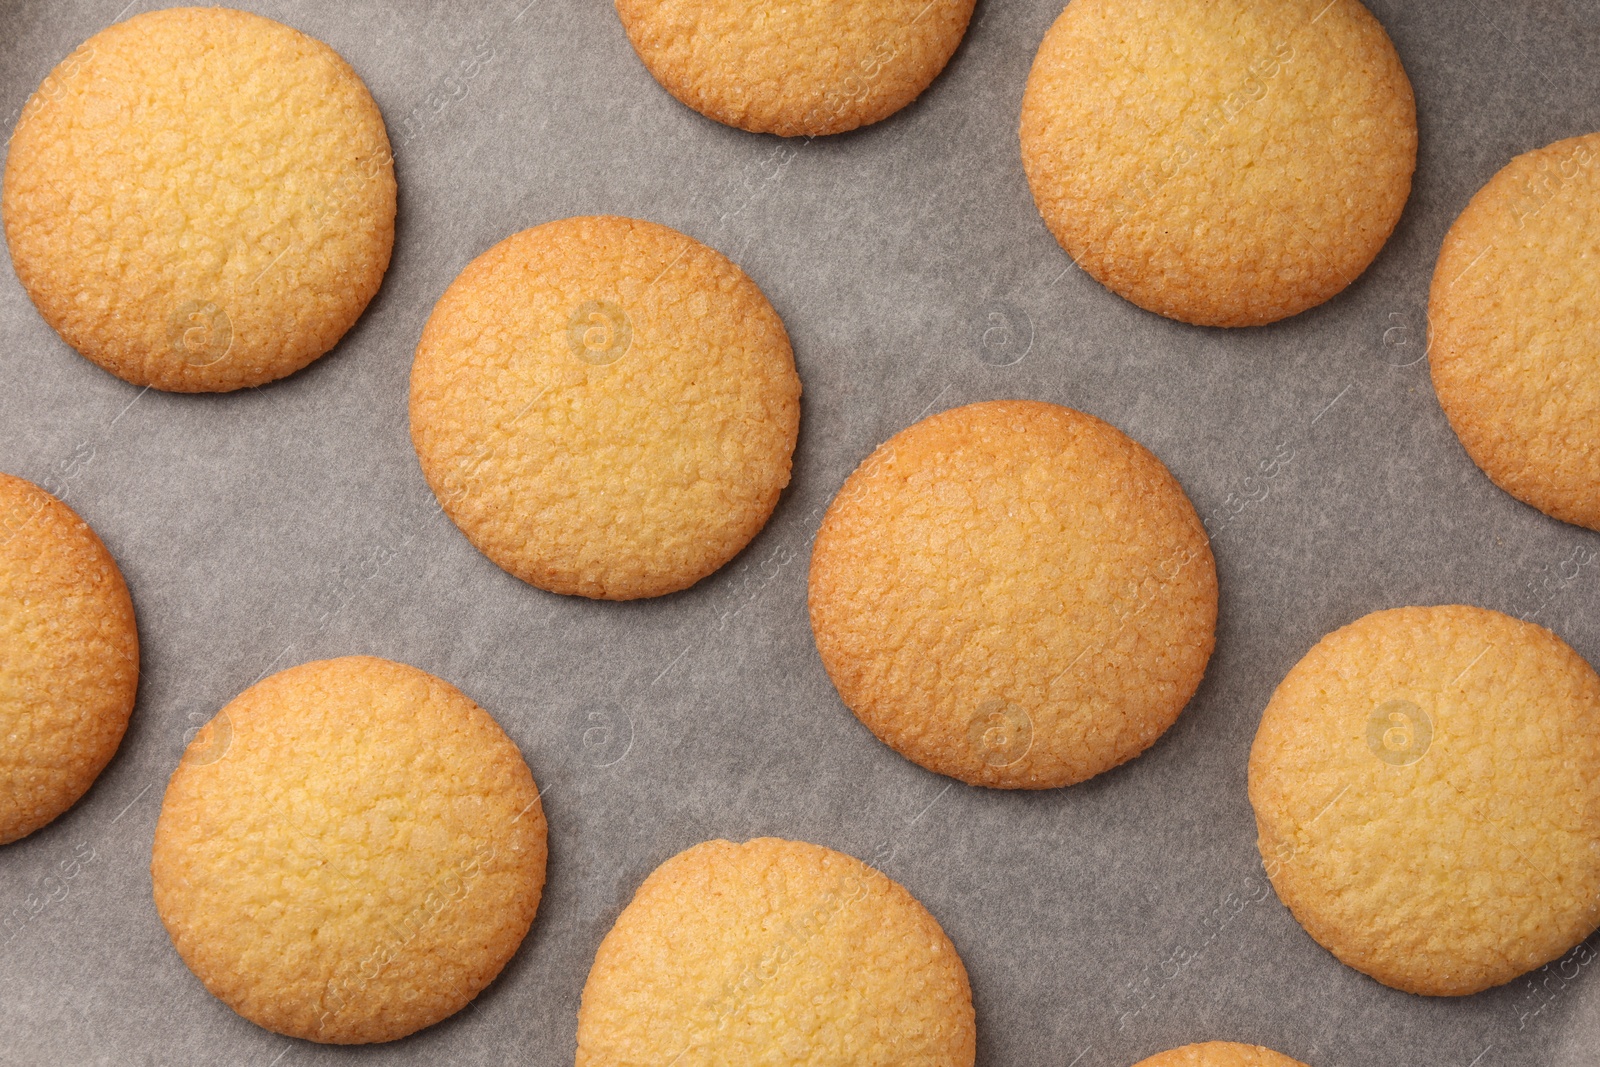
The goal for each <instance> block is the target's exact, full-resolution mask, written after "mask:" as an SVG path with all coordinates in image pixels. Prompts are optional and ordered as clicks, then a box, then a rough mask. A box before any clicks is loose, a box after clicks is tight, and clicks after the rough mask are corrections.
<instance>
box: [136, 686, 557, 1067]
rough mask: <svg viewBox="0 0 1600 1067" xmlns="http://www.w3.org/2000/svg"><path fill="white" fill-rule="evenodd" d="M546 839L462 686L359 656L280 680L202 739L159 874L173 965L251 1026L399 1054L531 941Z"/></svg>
mask: <svg viewBox="0 0 1600 1067" xmlns="http://www.w3.org/2000/svg"><path fill="white" fill-rule="evenodd" d="M545 838H546V833H545V820H544V814H543V811H542V810H541V808H540V804H539V794H538V791H537V789H535V787H534V783H533V776H532V775H531V774H530V773H529V771H528V765H527V764H526V763H525V762H523V759H522V755H521V753H520V752H518V751H517V746H516V745H515V744H514V743H512V741H511V739H510V738H508V737H507V736H506V735H505V734H504V733H503V732H502V731H501V729H500V727H499V726H498V725H496V723H495V721H494V720H493V719H491V718H490V717H489V715H488V714H487V713H485V712H484V711H483V709H481V708H479V707H478V706H477V705H476V704H474V703H473V702H472V701H471V700H469V699H468V698H467V697H466V696H464V695H463V694H462V693H461V692H460V690H458V689H456V688H455V687H454V686H451V685H449V684H448V683H446V682H443V681H440V680H439V679H438V678H435V677H433V676H432V675H429V674H426V673H424V672H422V671H419V670H417V669H416V668H415V667H408V666H406V665H404V664H400V663H394V662H391V661H389V660H382V659H375V658H372V657H366V656H350V657H346V658H343V659H333V660H323V661H319V662H316V663H307V664H305V665H303V666H300V667H294V668H291V669H289V670H286V671H282V672H280V673H278V674H274V675H272V676H271V677H269V678H267V679H266V680H264V681H261V682H258V683H256V684H255V685H253V686H251V687H250V688H249V689H247V690H245V691H244V692H243V693H241V694H240V695H239V696H238V697H237V698H235V699H234V700H233V701H232V702H230V703H229V704H228V705H227V706H226V707H225V708H223V709H222V711H220V712H219V713H218V714H217V716H216V717H215V718H214V719H213V720H212V721H211V722H210V723H209V724H208V725H207V726H206V728H205V729H204V730H203V731H202V732H201V733H200V734H199V735H198V736H196V738H195V740H194V741H193V743H191V744H190V746H189V748H188V750H187V751H186V752H185V753H184V757H183V761H182V762H181V763H180V764H179V766H178V769H177V770H176V771H175V772H174V773H173V775H172V781H171V782H170V783H169V784H168V786H167V794H166V799H165V800H164V801H163V802H162V806H161V817H160V819H159V820H158V822H157V824H156V838H155V849H154V852H153V855H152V857H151V862H150V873H151V877H152V879H153V881H154V884H155V900H156V908H157V910H158V911H159V912H160V914H161V921H162V922H163V923H164V924H165V925H166V928H167V932H168V933H169V934H170V935H171V936H172V943H173V945H174V946H176V948H177V950H178V954H179V955H180V956H182V957H183V961H184V962H185V963H186V964H188V965H189V969H190V970H192V971H193V972H194V973H195V975H196V976H197V977H198V978H199V979H200V981H201V982H203V983H205V986H206V988H207V989H209V990H210V991H211V992H212V993H214V994H215V995H216V996H218V997H219V998H221V999H222V1000H223V1001H224V1002H225V1003H226V1004H227V1005H228V1006H229V1007H231V1008H233V1009H234V1010H235V1011H237V1012H238V1013H239V1014H240V1015H243V1016H244V1017H245V1018H247V1019H249V1020H250V1021H251V1022H254V1023H256V1024H258V1025H260V1026H264V1027H266V1028H267V1029H269V1030H275V1031H277V1032H278V1033H281V1034H288V1035H289V1036H291V1037H300V1038H305V1039H307V1040H309V1041H323V1042H335V1043H339V1044H350V1043H356V1042H368V1041H389V1040H392V1039H394V1038H398V1037H403V1036H405V1035H406V1034H409V1033H411V1032H412V1031H414V1030H419V1029H421V1028H422V1027H424V1026H428V1025H430V1024H432V1023H435V1022H438V1021H439V1020H440V1019H443V1018H445V1017H446V1016H448V1015H451V1014H453V1013H454V1012H456V1011H458V1010H460V1009H461V1008H462V1007H464V1006H465V1005H466V1003H467V1002H468V1001H470V1000H471V999H472V998H473V997H475V996H476V995H477V994H478V992H479V991H480V990H482V989H483V988H484V986H486V985H488V984H489V983H490V982H491V981H493V980H494V977H495V975H497V974H499V973H500V969H501V968H502V967H503V966H505V963H506V961H507V960H509V959H510V958H511V956H512V954H513V953H514V952H515V951H516V950H517V946H518V945H519V944H521V942H522V939H523V936H524V935H525V934H526V933H527V932H528V927H529V925H530V924H531V923H532V922H533V916H534V912H535V911H536V910H537V909H538V906H539V894H540V892H541V890H542V889H543V887H544V873H545V854H546V851H545V850H546V840H545Z"/></svg>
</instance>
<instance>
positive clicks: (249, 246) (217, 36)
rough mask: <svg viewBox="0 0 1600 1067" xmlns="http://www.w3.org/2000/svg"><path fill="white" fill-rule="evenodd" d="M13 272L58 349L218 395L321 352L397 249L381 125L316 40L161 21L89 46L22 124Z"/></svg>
mask: <svg viewBox="0 0 1600 1067" xmlns="http://www.w3.org/2000/svg"><path fill="white" fill-rule="evenodd" d="M0 206H3V210H4V215H5V231H6V241H7V243H8V244H9V245H10V248H11V262H12V265H13V266H14V267H15V268H16V272H17V277H18V278H19V279H20V280H21V281H22V284H23V286H24V288H26V289H27V290H28V295H29V296H30V297H32V298H33V302H34V304H35V305H37V306H38V308H39V312H40V314H41V315H43V316H44V319H45V321H46V322H48V323H49V324H50V325H51V326H52V327H54V329H55V330H56V332H57V333H59V334H60V335H61V337H62V339H63V340H65V341H66V342H67V343H68V344H70V345H71V346H72V347H74V348H76V349H77V350H78V351H79V352H81V353H83V354H84V355H85V356H87V357H88V358H90V359H91V360H93V361H94V362H96V363H98V364H99V365H100V366H102V367H104V368H105V369H106V370H108V371H110V372H111V373H112V374H115V375H117V376H118V377H119V378H125V379H127V380H128V381H130V382H132V383H134V384H135V385H146V386H154V387H155V388H157V389H171V390H176V391H179V392H219V391H223V390H228V389H238V388H241V387H243V386H250V385H260V384H262V383H263V382H269V381H272V380H273V379H275V378H281V377H283V376H284V375H286V374H290V373H293V372H294V371H297V370H299V369H300V368H301V367H304V366H305V365H306V364H308V363H310V362H311V361H312V360H314V359H316V358H317V357H318V356H320V355H322V354H323V353H324V352H326V351H328V349H330V348H332V347H333V346H334V344H335V343H336V342H337V341H338V340H339V338H340V337H342V336H343V335H344V333H345V331H346V330H348V329H349V328H350V326H351V325H352V324H353V323H354V322H355V321H356V319H357V318H358V317H360V315H361V312H362V310H363V309H364V308H365V307H366V306H367V302H368V301H369V300H371V299H372V296H373V294H374V293H376V292H377V291H378V283H379V282H380V281H381V280H382V278H383V274H384V271H385V270H386V269H387V268H388V265H389V251H390V248H391V247H392V246H393V244H394V213H395V184H394V163H393V157H392V156H391V155H390V154H389V138H388V135H387V134H386V133H385V132H384V126H383V116H382V115H380V114H379V113H378V106H377V104H376V103H374V102H373V99H372V95H371V94H370V93H369V92H367V88H366V86H365V85H364V84H363V83H362V81H361V78H360V77H359V76H357V74H356V72H355V71H353V70H351V69H350V66H349V64H347V63H346V62H345V61H344V60H343V59H341V58H340V57H339V55H338V54H337V53H336V52H334V51H333V49H331V48H329V47H328V46H327V45H325V44H323V43H322V42H321V41H317V40H314V39H312V38H310V37H307V36H306V35H305V34H303V33H300V32H299V31H298V30H293V29H290V28H289V27H288V26H284V25H281V24H279V23H277V22H273V21H272V20H271V19H265V18H262V17H260V16H259V15H251V14H246V13H245V12H242V11H232V10H229V9H227V8H170V9H167V10H164V11H151V12H148V13H145V14H142V15H136V16H134V17H133V18H131V19H128V20H127V21H126V22H119V23H117V24H115V25H113V26H111V27H109V28H107V29H105V30H102V31H101V32H99V33H97V34H95V35H94V36H93V37H91V38H89V39H88V40H87V41H85V42H84V43H83V44H82V45H80V46H79V47H78V48H77V50H76V51H74V52H73V53H72V54H71V55H70V56H68V57H67V58H66V59H65V60H63V61H62V62H61V64H60V65H59V66H57V67H56V68H55V70H53V71H51V73H50V75H49V76H48V77H47V78H45V80H44V83H43V84H42V85H40V86H39V90H38V91H37V92H36V93H34V94H33V97H32V98H31V99H30V100H29V101H28V103H27V105H26V106H25V107H24V108H23V109H22V114H21V117H20V118H19V119H18V120H17V127H16V130H15V132H14V134H13V135H12V139H11V148H10V152H9V155H8V156H7V158H6V169H5V192H4V197H3V202H0Z"/></svg>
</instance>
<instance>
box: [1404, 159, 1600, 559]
mask: <svg viewBox="0 0 1600 1067" xmlns="http://www.w3.org/2000/svg"><path fill="white" fill-rule="evenodd" d="M1597 214H1600V133H1591V134H1589V135H1587V136H1584V137H1574V138H1572V139H1570V140H1566V141H1557V142H1556V143H1555V144H1552V145H1550V146H1548V147H1546V148H1541V149H1538V150H1536V151H1533V152H1528V153H1526V154H1524V155H1520V156H1518V157H1517V158H1516V159H1514V160H1512V161H1511V162H1510V163H1509V164H1507V165H1506V167H1505V169H1503V170H1502V171H1500V173H1498V174H1496V175H1495V176H1494V177H1493V178H1492V179H1490V181H1489V184H1487V185H1485V186H1484V187H1483V188H1482V189H1481V190H1479V192H1478V194H1477V195H1476V196H1474V197H1473V198H1472V202H1471V203H1469V204H1468V205H1467V209H1466V210H1465V211H1463V212H1462V213H1461V217H1460V218H1458V219H1457V220H1456V222H1455V225H1453V226H1451V227H1450V232H1449V234H1448V235H1446V237H1445V239H1444V247H1443V248H1442V249H1441V250H1440V252H1439V264H1438V267H1437V268H1436V269H1435V270H1434V274H1433V287H1432V291H1431V292H1430V294H1429V298H1428V324H1429V328H1430V330H1431V334H1432V336H1431V341H1430V347H1429V350H1428V363H1429V367H1430V368H1431V370H1432V373H1433V385H1434V388H1435V390H1437V392H1438V394H1439V403H1440V404H1441V405H1442V406H1443V407H1444V412H1445V414H1446V415H1447V416H1448V417H1449V419H1450V425H1451V426H1452V427H1454V429H1455V431H1456V434H1457V435H1458V436H1459V437H1460V438H1461V443H1462V445H1463V446H1465V447H1466V450H1467V453H1468V455H1470V456H1471V457H1472V459H1473V461H1474V462H1475V463H1477V464H1478V466H1479V467H1481V468H1483V470H1484V472H1485V473H1486V474H1488V475H1489V477H1490V478H1491V479H1492V480H1493V481H1494V483H1495V484H1496V485H1498V486H1499V487H1500V488H1502V489H1504V490H1505V491H1506V492H1508V493H1510V494H1511V495H1512V496H1514V497H1516V498H1517V499H1518V500H1521V501H1522V502H1523V503H1525V504H1531V505H1532V506H1533V507H1536V508H1538V509H1539V510H1540V511H1543V512H1544V513H1545V514H1547V515H1551V516H1554V517H1555V518H1558V519H1561V520H1562V521H1563V522H1571V523H1576V524H1577V525H1579V526H1587V527H1588V528H1589V529H1591V530H1600V338H1597V337H1596V335H1595V332H1594V326H1593V323H1594V311H1595V308H1596V307H1600V226H1596V225H1595V223H1594V220H1595V217H1596V215H1597Z"/></svg>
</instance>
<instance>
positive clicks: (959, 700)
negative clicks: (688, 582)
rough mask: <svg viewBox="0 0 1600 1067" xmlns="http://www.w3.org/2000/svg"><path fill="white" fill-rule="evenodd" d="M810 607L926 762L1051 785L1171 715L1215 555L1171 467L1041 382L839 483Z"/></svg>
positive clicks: (916, 431)
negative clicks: (1024, 396)
mask: <svg viewBox="0 0 1600 1067" xmlns="http://www.w3.org/2000/svg"><path fill="white" fill-rule="evenodd" d="M810 606H811V626H812V630H813V631H814V633H815V634H816V639H817V651H818V652H819V653H821V656H822V665H823V666H824V667H825V668H827V671H828V675H829V677H831V678H832V679H833V683H834V685H835V686H837V687H838V689H839V695H840V696H841V697H842V698H843V699H844V702H845V704H846V705H847V706H848V707H849V708H850V710H851V711H853V712H855V713H856V715H857V716H858V717H859V718H860V719H861V721H862V722H863V723H865V724H866V725H867V727H868V728H869V729H871V730H872V732H873V733H875V734H877V735H878V737H879V738H880V739H882V740H883V741H884V742H886V743H887V744H889V745H890V746H891V747H893V748H894V749H895V750H896V751H898V752H900V753H901V754H902V755H904V756H906V757H907V758H909V759H912V760H915V761H916V762H917V763H920V764H921V765H922V766H924V767H927V768H928V769H929V770H933V771H937V772H939V773H940V774H948V775H951V776H953V777H956V778H960V779H961V780H962V781H965V782H970V783H972V784H974V785H987V786H998V787H1001V788H1008V789H1046V788H1050V787H1053V786H1059V785H1066V784H1069V783H1072V782H1079V781H1082V780H1083V779H1085V778H1089V777H1091V776H1092V775H1096V774H1099V773H1100V772H1101V771H1104V770H1106V769H1108V768H1110V767H1114V766H1116V765H1117V764H1119V763H1122V762H1123V761H1125V760H1129V759H1132V758H1133V757H1134V756H1137V755H1138V754H1139V753H1140V752H1143V751H1144V750H1145V749H1146V748H1148V747H1149V746H1150V745H1151V744H1152V743H1153V742H1154V741H1155V739H1156V738H1158V737H1160V736H1161V734H1162V732H1163V731H1165V730H1166V729H1167V727H1168V726H1171V725H1172V722H1173V720H1175V719H1176V718H1177V717H1178V712H1180V711H1181V710H1182V709H1183V706H1184V705H1185V704H1186V703H1188V701H1189V698H1190V696H1192V695H1193V694H1194V691H1195V688H1196V687H1197V686H1199V684H1200V677H1201V675H1202V674H1203V673H1204V672H1205V667H1206V661H1207V660H1208V659H1209V658H1210V655H1211V649H1212V645H1213V643H1214V640H1215V631H1216V618H1217V571H1216V563H1215V562H1214V561H1213V559H1212V556H1211V546H1210V543H1209V541H1208V540H1207V538H1206V533H1205V528H1204V527H1203V526H1202V525H1201V524H1200V519H1199V517H1198V516H1197V515H1196V514H1195V511H1194V508H1193V506H1192V505H1191V504H1190V503H1189V498H1188V497H1187V496H1185V495H1184V492H1183V488H1182V487H1181V486H1180V485H1179V484H1178V482H1177V480H1176V479H1174V478H1173V477H1172V474H1171V473H1170V472H1169V471H1168V470H1167V468H1166V467H1164V466H1163V465H1162V464H1161V461H1160V460H1158V459H1156V457H1155V456H1153V455H1151V454H1150V453H1149V452H1148V451H1147V450H1146V449H1145V448H1144V447H1143V446H1141V445H1140V444H1138V443H1137V442H1136V441H1134V440H1132V439H1131V438H1129V437H1128V436H1126V435H1125V434H1123V433H1122V432H1121V431H1119V430H1117V429H1116V428H1115V427H1112V426H1110V425H1107V424H1106V423H1104V422H1101V421H1100V420H1099V419H1096V418H1094V417H1093V416H1090V415H1085V414H1083V413H1081V412H1077V411H1073V410H1071V409H1070V408H1064V407H1060V406H1058V405H1055V404H1045V403H1039V402H1036V401H1028V400H1006V401H992V402H989V403H983V404H972V405H969V406H967V407H962V408H956V409H954V410H953V411H946V412H944V413H943V414H940V415H935V416H933V417H932V418H928V419H925V420H923V421H922V422H919V423H917V424H916V425H914V426H912V427H910V428H909V429H906V430H902V431H901V432H900V433H898V434H896V435H895V436H894V437H893V438H891V439H890V440H889V441H888V442H887V443H885V444H884V445H882V446H880V447H879V448H878V450H877V451H876V452H874V453H873V454H872V455H871V456H869V457H868V458H867V460H866V461H865V462H864V463H862V464H861V466H860V467H859V468H858V469H857V470H856V472H855V473H854V474H852V475H851V476H850V478H849V479H848V480H847V481H846V482H845V484H844V487H843V488H842V489H840V490H839V495H838V496H837V497H835V498H834V501H833V503H832V504H831V505H830V506H829V508H828V511H827V514H826V515H825V516H824V517H823V520H822V528H821V530H820V531H819V532H818V533H817V540H816V545H815V548H814V549H813V551H812V557H811V579H810Z"/></svg>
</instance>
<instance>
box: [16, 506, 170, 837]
mask: <svg viewBox="0 0 1600 1067" xmlns="http://www.w3.org/2000/svg"><path fill="white" fill-rule="evenodd" d="M138 686H139V634H138V631H137V629H135V627H134V621H133V601H132V600H130V599H129V598H128V587H127V585H126V584H125V583H124V582H123V580H122V572H121V571H119V570H118V569H117V564H116V561H115V560H113V559H112V558H111V553H109V552H107V551H106V546H105V545H104V544H102V543H101V542H100V538H98V537H96V536H95V533H94V531H93V530H91V529H89V524H88V523H86V522H84V521H83V520H82V519H80V518H78V516H77V514H76V513H74V512H73V510H72V509H71V508H69V507H67V505H65V504H63V503H62V502H61V501H59V500H57V499H56V498H55V497H53V496H51V495H50V494H49V493H47V492H45V491H44V490H43V489H40V488H39V487H38V486H36V485H34V484H33V483H32V482H27V481H23V480H22V479H21V478H13V477H12V476H11V475H9V474H0V844H5V843H6V842H8V841H15V840H16V839H17V838H19V837H24V836H26V835H28V834H31V833H33V832H34V831H35V830H37V829H39V827H41V826H43V825H45V824H46V823H48V822H50V820H52V819H54V818H55V817H56V816H57V815H60V814H61V813H62V812H64V811H66V810H67V809H68V808H70V807H71V806H72V805H73V804H74V803H75V802H76V801H77V799H78V798H79V797H81V796H82V795H83V794H84V792H85V791H86V790H88V788H89V786H90V785H92V784H93V783H94V780H95V778H96V777H98V776H99V774H100V771H101V770H102V769H103V768H104V767H105V765H106V763H108V762H109V761H110V759H111V757H112V755H113V754H114V753H115V752H116V751H117V745H118V744H119V743H121V741H122V734H123V731H124V730H126V729H127V726H128V716H129V715H130V714H132V712H133V698H134V692H135V690H136V689H137V688H138Z"/></svg>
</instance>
